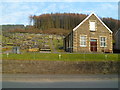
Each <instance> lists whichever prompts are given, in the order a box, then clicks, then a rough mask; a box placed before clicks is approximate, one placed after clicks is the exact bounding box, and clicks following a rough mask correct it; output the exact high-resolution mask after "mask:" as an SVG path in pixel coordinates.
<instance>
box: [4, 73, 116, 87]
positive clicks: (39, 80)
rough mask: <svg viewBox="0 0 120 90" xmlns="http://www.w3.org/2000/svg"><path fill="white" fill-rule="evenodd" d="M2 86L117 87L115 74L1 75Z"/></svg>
mask: <svg viewBox="0 0 120 90" xmlns="http://www.w3.org/2000/svg"><path fill="white" fill-rule="evenodd" d="M2 87H3V88H118V76H117V75H3V82H2Z"/></svg>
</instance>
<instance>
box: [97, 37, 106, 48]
mask: <svg viewBox="0 0 120 90" xmlns="http://www.w3.org/2000/svg"><path fill="white" fill-rule="evenodd" d="M99 37H100V38H99V39H100V47H104V48H106V47H107V37H106V36H99ZM101 37H105V43H106V46H101Z"/></svg>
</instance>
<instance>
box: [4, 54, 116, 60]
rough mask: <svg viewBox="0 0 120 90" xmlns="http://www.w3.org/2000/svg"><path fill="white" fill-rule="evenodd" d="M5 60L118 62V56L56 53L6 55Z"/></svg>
mask: <svg viewBox="0 0 120 90" xmlns="http://www.w3.org/2000/svg"><path fill="white" fill-rule="evenodd" d="M2 58H3V60H5V59H6V60H49V61H57V60H58V61H117V60H118V54H61V58H59V54H58V53H57V54H55V53H23V54H9V55H8V57H7V55H6V54H3V56H2Z"/></svg>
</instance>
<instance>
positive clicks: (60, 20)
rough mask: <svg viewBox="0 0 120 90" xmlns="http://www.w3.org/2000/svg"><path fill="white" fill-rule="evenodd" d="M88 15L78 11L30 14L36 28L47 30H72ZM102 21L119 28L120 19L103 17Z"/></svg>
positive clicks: (110, 26) (115, 28)
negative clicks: (77, 12)
mask: <svg viewBox="0 0 120 90" xmlns="http://www.w3.org/2000/svg"><path fill="white" fill-rule="evenodd" d="M87 16H88V15H86V14H76V13H55V14H53V13H51V14H42V15H39V16H36V15H33V16H30V22H33V25H34V27H35V28H38V29H40V30H46V29H49V28H62V29H66V30H72V29H73V28H74V27H76V26H77V25H78V24H79V23H80V22H81V21H82V20H83V19H85V18H86V17H87ZM101 19H102V21H103V22H104V23H105V24H106V25H107V26H108V27H109V28H110V29H111V30H112V31H113V33H114V32H116V31H117V30H118V28H119V27H120V26H118V25H120V21H118V20H116V19H113V18H101Z"/></svg>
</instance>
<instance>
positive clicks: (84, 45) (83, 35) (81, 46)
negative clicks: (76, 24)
mask: <svg viewBox="0 0 120 90" xmlns="http://www.w3.org/2000/svg"><path fill="white" fill-rule="evenodd" d="M81 36H86V45H81ZM79 46H80V47H87V35H82V34H81V35H80V36H79Z"/></svg>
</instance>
